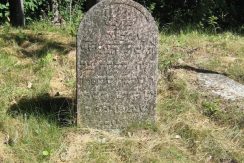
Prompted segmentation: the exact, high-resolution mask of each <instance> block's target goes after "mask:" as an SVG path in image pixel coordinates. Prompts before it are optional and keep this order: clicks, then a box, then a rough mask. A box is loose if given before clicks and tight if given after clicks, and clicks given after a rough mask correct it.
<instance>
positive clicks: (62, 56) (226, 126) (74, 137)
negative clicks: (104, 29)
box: [0, 22, 244, 163]
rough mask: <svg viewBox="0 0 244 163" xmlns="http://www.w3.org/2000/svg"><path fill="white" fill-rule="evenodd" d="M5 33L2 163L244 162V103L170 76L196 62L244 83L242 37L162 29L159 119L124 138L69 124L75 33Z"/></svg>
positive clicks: (0, 55) (0, 68)
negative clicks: (212, 95)
mask: <svg viewBox="0 0 244 163" xmlns="http://www.w3.org/2000/svg"><path fill="white" fill-rule="evenodd" d="M0 33H1V34H0V94H1V96H0V113H1V114H0V144H1V145H0V160H1V162H60V161H63V162H187V163H188V162H244V157H243V156H244V152H243V151H244V130H243V127H244V121H243V119H244V113H243V110H242V109H241V108H240V107H239V106H240V105H242V104H243V103H242V102H240V103H231V102H226V101H224V100H222V99H219V98H217V97H211V96H209V95H206V94H204V93H202V92H199V91H198V90H197V89H196V88H195V87H194V85H192V84H191V83H190V82H189V78H188V77H187V76H186V74H185V72H183V71H181V70H178V71H179V72H172V71H171V67H173V66H175V65H189V66H193V67H198V68H202V69H208V70H212V71H217V72H221V73H226V74H227V75H228V76H230V77H231V78H233V79H235V80H236V81H239V82H241V83H244V78H243V76H244V67H243V65H244V63H243V62H244V37H243V36H239V35H235V34H233V33H230V32H227V33H222V34H209V33H204V32H201V31H194V30H191V31H187V32H186V31H182V32H180V33H179V34H174V33H171V34H168V33H164V32H162V33H161V35H160V57H159V58H160V59H159V62H160V65H159V66H160V72H161V78H160V81H159V84H158V99H157V101H158V102H157V103H158V104H157V122H156V124H144V125H139V126H138V125H133V126H130V127H129V128H128V129H127V130H124V131H123V132H122V133H121V134H119V135H118V134H113V133H107V132H104V131H97V130H92V129H84V128H76V127H74V126H70V124H72V123H73V120H74V119H73V117H72V116H70V117H68V119H63V118H64V117H66V118H67V116H66V115H67V114H69V115H70V113H72V111H73V110H72V108H73V105H72V101H74V97H75V96H74V94H75V81H76V80H75V38H74V34H72V33H70V32H67V31H63V28H57V27H53V26H50V25H48V24H47V23H43V22H39V23H34V24H32V25H30V26H28V27H27V28H26V29H15V28H11V27H8V26H3V27H0ZM67 125H68V126H67Z"/></svg>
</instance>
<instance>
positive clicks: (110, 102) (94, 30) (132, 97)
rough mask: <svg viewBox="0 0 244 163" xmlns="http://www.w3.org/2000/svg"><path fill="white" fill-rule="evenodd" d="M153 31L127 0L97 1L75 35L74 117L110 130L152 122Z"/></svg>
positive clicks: (146, 14)
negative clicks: (75, 104) (75, 77)
mask: <svg viewBox="0 0 244 163" xmlns="http://www.w3.org/2000/svg"><path fill="white" fill-rule="evenodd" d="M157 66H158V29H157V25H156V23H155V21H154V19H153V17H152V16H151V15H150V13H149V12H148V11H147V10H146V9H145V8H144V7H143V6H141V5H140V4H138V3H136V2H134V1H132V0H103V1H101V2H99V3H98V4H96V5H95V6H93V7H92V8H91V9H90V10H89V11H88V12H87V13H86V15H85V17H84V18H83V20H82V22H81V24H80V26H79V30H78V35H77V121H78V124H79V125H82V126H86V127H91V128H98V129H105V130H113V129H123V128H126V127H127V126H129V125H131V124H134V123H143V122H146V121H148V122H154V118H155V105H156V104H155V101H156V86H157Z"/></svg>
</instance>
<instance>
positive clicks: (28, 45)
mask: <svg viewBox="0 0 244 163" xmlns="http://www.w3.org/2000/svg"><path fill="white" fill-rule="evenodd" d="M0 38H3V39H4V40H5V41H8V42H9V41H14V42H16V43H17V44H18V46H19V47H21V48H20V52H21V53H22V54H23V55H24V56H26V57H38V58H41V57H44V56H45V55H47V54H48V53H49V52H50V51H56V52H57V53H58V54H60V55H65V54H68V53H69V52H70V51H72V50H74V49H75V47H76V45H75V43H73V42H69V43H67V44H65V43H62V42H60V40H54V39H48V38H46V37H45V34H42V33H40V34H32V33H24V32H19V33H11V32H10V33H7V34H6V33H5V34H0ZM60 39H62V38H60Z"/></svg>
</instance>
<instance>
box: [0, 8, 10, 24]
mask: <svg viewBox="0 0 244 163" xmlns="http://www.w3.org/2000/svg"><path fill="white" fill-rule="evenodd" d="M8 17H9V3H0V20H2V21H3V22H4V21H7V19H8ZM0 23H1V21H0Z"/></svg>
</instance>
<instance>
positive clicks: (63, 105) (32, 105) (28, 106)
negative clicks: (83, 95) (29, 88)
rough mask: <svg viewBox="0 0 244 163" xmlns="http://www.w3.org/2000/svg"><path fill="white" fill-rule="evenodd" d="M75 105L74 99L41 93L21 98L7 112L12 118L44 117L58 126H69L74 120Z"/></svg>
mask: <svg viewBox="0 0 244 163" xmlns="http://www.w3.org/2000/svg"><path fill="white" fill-rule="evenodd" d="M75 106H76V105H75V100H74V99H71V98H66V97H50V96H48V95H43V96H39V97H36V98H32V99H27V98H23V99H21V100H20V101H19V102H18V103H17V104H14V105H12V106H11V107H10V108H9V110H8V112H7V114H8V115H10V116H12V117H14V118H15V117H17V116H23V117H27V118H29V117H30V116H35V117H37V118H45V119H47V120H48V121H49V122H50V123H55V124H57V125H59V126H70V125H74V124H75V122H76V121H75V119H76V117H75V112H76V109H75V108H76V107H75Z"/></svg>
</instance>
